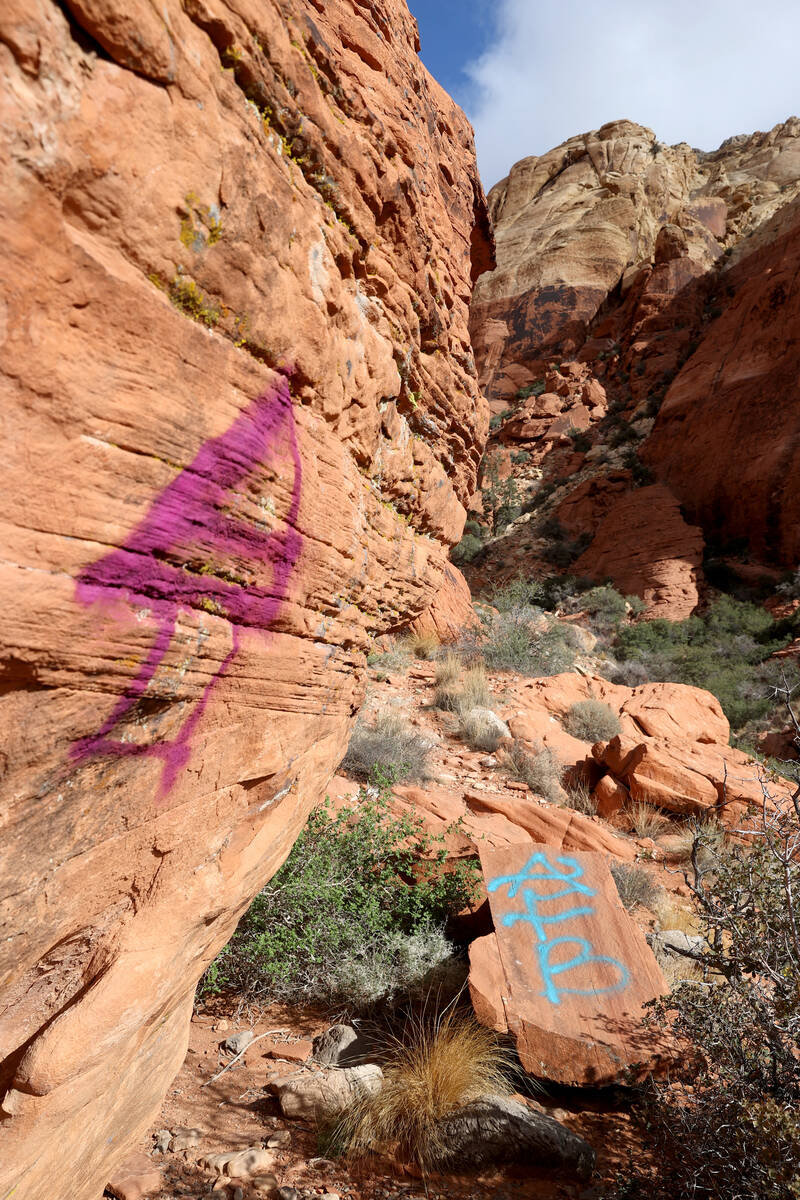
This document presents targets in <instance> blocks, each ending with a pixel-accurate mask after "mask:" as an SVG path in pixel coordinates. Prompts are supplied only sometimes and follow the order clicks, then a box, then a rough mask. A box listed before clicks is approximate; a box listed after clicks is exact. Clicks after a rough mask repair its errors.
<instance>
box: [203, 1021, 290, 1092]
mask: <svg viewBox="0 0 800 1200" xmlns="http://www.w3.org/2000/svg"><path fill="white" fill-rule="evenodd" d="M276 1033H291V1030H290V1029H268V1030H267V1032H266V1033H260V1034H259V1035H258V1037H254V1038H253V1040H252V1042H248V1043H247V1045H246V1046H245V1048H244V1050H240V1051H239V1053H238V1054H237V1055H236V1057H235V1058H232V1059H231V1061H230V1062H229V1063H226V1065H225V1066H224V1067H223V1068H222V1070H221V1071H217V1073H216V1075H212V1076H211V1078H210V1079H207V1080H206V1081H205V1083H204V1084H201V1086H202V1087H210V1085H211V1084H212V1083H216V1082H217V1080H218V1079H219V1078H221V1076H223V1075H224V1074H225V1072H226V1071H230V1069H231V1067H232V1066H233V1065H234V1064H235V1063H237V1062H238V1061H239V1059H240V1058H241V1057H242V1055H243V1054H247V1051H248V1050H249V1049H250V1047H251V1046H255V1044H256V1042H260V1041H261V1039H262V1038H265V1037H274V1036H275V1034H276Z"/></svg>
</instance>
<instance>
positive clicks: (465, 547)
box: [450, 533, 483, 567]
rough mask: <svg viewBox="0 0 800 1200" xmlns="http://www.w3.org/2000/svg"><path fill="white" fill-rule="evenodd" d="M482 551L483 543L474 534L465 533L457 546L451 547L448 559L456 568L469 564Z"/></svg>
mask: <svg viewBox="0 0 800 1200" xmlns="http://www.w3.org/2000/svg"><path fill="white" fill-rule="evenodd" d="M482 549H483V542H482V541H481V539H480V538H479V537H476V536H475V534H474V533H465V534H464V536H463V537H462V539H461V541H460V542H459V543H458V545H456V546H453V549H452V550H451V551H450V558H451V560H452V561H453V562H454V563H455V564H456V566H457V567H460V566H463V565H464V564H465V563H471V562H472V560H473V558H476V557H477V555H478V554H480V552H481V550H482Z"/></svg>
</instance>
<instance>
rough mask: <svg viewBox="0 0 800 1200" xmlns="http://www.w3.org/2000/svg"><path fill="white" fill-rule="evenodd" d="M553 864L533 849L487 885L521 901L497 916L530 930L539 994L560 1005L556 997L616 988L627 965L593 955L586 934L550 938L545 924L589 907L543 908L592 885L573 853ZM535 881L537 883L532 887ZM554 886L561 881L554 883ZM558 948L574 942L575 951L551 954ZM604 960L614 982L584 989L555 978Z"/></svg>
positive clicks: (587, 892)
mask: <svg viewBox="0 0 800 1200" xmlns="http://www.w3.org/2000/svg"><path fill="white" fill-rule="evenodd" d="M555 862H556V864H557V865H555V866H554V865H553V864H552V863H551V862H550V861H549V859H548V858H547V855H545V854H542V853H541V852H537V853H536V854H533V855H532V856H531V858H530V859H529V860H528V862H527V863H526V864H525V866H524V867H523V868H522V870H521V871H519V872H518V873H517V874H516V875H501V876H498V877H497V878H496V879H492V880H491V881H490V882H489V883H488V884H487V887H488V890H489V891H490V892H496V891H498V889H499V888H502V887H507V888H508V897H509V899H510V900H515V899H516V898H517V896H519V897H520V899H521V900H522V903H523V906H524V909H523V911H522V912H508V913H505V915H504V916H503V918H502V922H503V924H504V925H506V926H509V927H510V926H512V925H515V924H516V923H517V921H525V922H527V923H528V924H529V925H530V926H531V927H532V928H533V931H534V933H535V935H536V955H537V961H538V965H539V970H540V972H541V976H542V982H543V985H544V991H543V992H542V995H543V996H544V997H545V998H546V999H547V1000H549V1001H550V1003H551V1004H560V1003H561V996H565V995H570V996H591V995H594V994H596V993H601V992H620V991H622V990H623V989H624V988H625V987H626V986H627V984H628V980H629V978H630V975H629V972H628V969H627V967H624V966H623V965H622V963H620V962H617V960H616V959H615V958H609V957H608V956H607V955H604V954H595V953H594V949H593V947H592V944H591V942H590V941H589V940H588V939H587V938H583V937H575V936H572V935H569V934H564V935H562V936H560V937H551V935H550V926H554V925H555V926H560V925H562V924H563V922H564V921H569V920H571V919H573V918H575V917H585V916H592V915H593V914H594V911H595V910H594V908H593V907H592V906H591V905H590V904H587V903H585V902H584V903H583V904H579V905H578V906H573V907H570V908H566V909H562V910H561V911H560V912H552V911H548V910H547V909H546V908H545V907H543V906H547V905H549V904H552V903H553V902H554V901H558V900H564V899H566V897H568V896H573V895H577V896H580V897H592V896H594V895H595V894H596V893H595V890H594V888H591V887H589V886H588V884H587V883H586V882H585V881H584V880H583V867H581V866H580V865H579V864H578V863H577V862H576V861H575V859H574V858H566V857H561V856H559V857H558V858H556V860H555ZM550 884H555V885H556V890H548V886H547V885H550ZM536 885H539V886H536ZM558 885H561V886H560V888H559V886H558ZM558 947H575V948H576V952H575V953H573V955H572V957H570V958H567V959H566V960H561V959H560V958H559V954H560V953H563V952H559V953H555V952H556V951H557V948H558ZM601 964H602V965H605V966H606V967H609V968H611V970H612V972H614V973H615V974H616V975H617V976H618V978H617V980H616V981H615V982H613V983H610V984H605V985H598V986H593V987H589V988H578V987H568V986H566V985H561V984H559V983H557V980H558V979H559V977H561V976H564V975H567V974H568V973H569V972H570V971H574V970H575V969H576V968H578V967H583V966H586V967H589V968H591V967H592V966H599V965H601Z"/></svg>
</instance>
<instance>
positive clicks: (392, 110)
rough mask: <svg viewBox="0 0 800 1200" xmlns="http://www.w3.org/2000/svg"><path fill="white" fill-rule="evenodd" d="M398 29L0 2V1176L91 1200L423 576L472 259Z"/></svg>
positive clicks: (470, 426)
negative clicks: (369, 656) (368, 653)
mask: <svg viewBox="0 0 800 1200" xmlns="http://www.w3.org/2000/svg"><path fill="white" fill-rule="evenodd" d="M417 49H418V39H417V30H416V24H415V22H414V21H413V19H412V18H411V17H410V16H409V14H408V11H407V10H406V7H405V5H404V4H403V3H402V2H401V0H382V2H381V0H379V2H376V3H371V4H370V5H369V6H365V5H363V4H362V3H359V2H358V0H326V2H324V3H323V2H322V0H308V2H307V3H306V2H304V0H280V2H279V0H261V2H259V3H256V2H255V0H183V2H182V3H179V0H167V2H166V3H165V4H159V5H156V4H155V3H151V2H150V0H134V3H132V4H123V3H121V0H99V2H97V3H92V4H88V3H85V2H84V0H66V3H65V4H63V5H61V6H60V5H58V4H56V3H54V2H52V0H30V2H29V3H25V4H23V3H22V2H21V0H8V2H7V3H6V4H5V5H4V6H3V11H2V15H0V60H1V61H2V77H3V84H2V90H1V92H0V130H1V131H2V133H1V134H0V137H1V138H2V141H1V143H0V145H1V146H2V149H1V150H0V153H1V154H2V163H3V180H4V187H3V191H2V195H0V214H1V217H0V238H1V239H2V249H3V253H2V255H1V256H0V277H1V278H2V292H1V293H0V294H1V295H2V300H1V301H0V380H2V414H3V432H4V439H3V442H4V455H5V458H4V488H3V500H2V507H3V512H2V522H3V526H2V537H3V542H4V545H3V552H2V563H0V595H2V605H3V637H2V653H1V655H0V680H1V681H2V688H1V689H0V731H1V733H0V747H2V749H0V779H1V780H2V783H1V785H0V786H1V787H2V792H1V795H2V803H1V805H0V844H1V845H2V854H3V858H2V884H3V887H2V907H1V908H0V922H1V923H2V939H1V940H0V947H1V948H0V989H1V991H0V1095H2V1097H3V1099H2V1111H1V1115H2V1125H1V1126H0V1164H2V1165H0V1196H2V1197H6V1196H10V1195H12V1194H13V1195H14V1196H19V1197H23V1196H24V1197H25V1200H45V1198H46V1200H50V1198H51V1197H52V1196H53V1194H54V1193H53V1187H54V1182H53V1181H54V1179H55V1180H59V1179H60V1180H64V1178H65V1172H66V1173H67V1175H68V1179H69V1183H68V1190H69V1195H70V1197H71V1200H89V1198H95V1197H97V1196H98V1195H99V1194H100V1192H101V1191H102V1188H103V1185H104V1183H105V1181H106V1179H107V1178H108V1176H109V1173H110V1172H111V1170H112V1169H113V1167H114V1166H115V1164H116V1163H118V1162H119V1161H120V1160H121V1158H123V1157H124V1155H125V1153H126V1152H127V1150H128V1148H129V1147H130V1146H131V1145H132V1144H134V1143H135V1142H136V1141H137V1139H138V1138H139V1137H140V1136H141V1134H142V1132H143V1131H144V1130H145V1128H146V1127H147V1125H148V1123H149V1122H150V1121H151V1119H152V1117H153V1115H154V1114H155V1112H156V1111H157V1109H158V1106H159V1103H160V1101H161V1098H162V1096H163V1094H164V1092H165V1090H166V1089H167V1088H168V1086H169V1084H170V1081H171V1080H172V1078H173V1077H174V1075H175V1073H176V1071H177V1069H178V1067H179V1065H180V1063H181V1061H182V1058H183V1055H184V1050H185V1046H186V1038H187V1025H188V1018H189V1014H190V1011H191V1006H192V997H193V991H194V987H195V984H196V982H197V979H198V977H199V975H200V974H201V972H202V970H203V969H204V967H205V965H206V964H207V963H208V962H209V960H210V959H211V958H212V956H213V955H214V954H215V953H216V951H217V950H218V949H219V948H220V947H221V946H222V945H223V944H224V943H225V941H226V940H227V938H228V937H229V935H230V933H231V931H232V930H233V928H234V927H235V924H236V922H237V920H238V918H239V917H240V915H241V914H242V912H243V911H244V910H245V908H246V906H247V905H248V903H249V901H250V899H251V897H252V896H253V895H254V893H255V892H256V891H257V890H258V889H259V887H260V886H261V885H262V884H263V883H264V881H265V880H266V879H267V878H268V877H269V875H270V874H271V873H272V872H273V871H274V870H275V869H276V868H277V866H278V865H279V864H280V863H281V862H282V860H283V859H284V858H285V856H286V854H287V853H288V851H289V849H290V847H291V844H292V841H293V839H294V837H295V836H296V834H297V832H298V830H299V829H300V827H301V825H302V823H303V821H304V819H305V816H306V814H307V813H308V811H309V809H310V807H311V806H312V805H313V804H315V803H316V802H318V801H319V799H320V798H321V796H322V795H323V794H324V788H325V785H326V783H327V780H328V778H329V776H330V774H331V772H332V771H333V769H334V768H335V767H336V765H337V764H338V762H339V760H340V758H341V756H342V754H343V753H344V750H345V748H346V745H347V740H348V733H349V730H350V728H351V724H352V721H353V717H354V714H355V713H356V711H357V710H358V708H359V706H360V703H361V700H362V697H363V688H364V683H363V670H362V669H363V666H364V661H365V658H364V651H365V649H366V647H367V646H368V644H369V642H370V639H371V637H373V636H374V635H376V634H378V633H381V632H384V631H386V630H388V629H391V628H393V627H396V626H398V625H400V624H403V623H405V622H408V621H409V620H413V619H414V618H416V617H418V616H419V615H420V614H422V613H423V612H424V611H425V609H426V608H427V606H428V604H429V602H430V601H431V599H432V598H433V597H434V596H435V595H436V594H437V592H438V591H439V590H440V588H441V586H442V584H443V581H444V578H445V575H444V572H445V570H446V561H447V547H448V545H449V544H450V543H452V542H454V541H456V540H457V539H458V538H459V536H460V534H461V529H462V526H463V522H464V517H465V506H466V504H467V502H468V500H469V497H470V494H471V492H472V489H473V486H474V479H475V472H476V468H477V465H478V462H479V460H480V456H481V451H482V443H483V440H484V437H485V432H486V425H487V420H488V414H487V411H486V405H485V404H484V403H483V402H482V400H481V398H480V395H479V392H478V388H477V380H476V371H475V366H474V362H473V357H472V350H471V345H470V338H469V333H468V328H467V321H468V305H469V300H470V294H471V288H472V283H473V281H474V280H475V279H476V278H477V276H478V275H479V274H480V272H481V271H482V270H485V269H486V268H487V267H490V266H491V265H492V264H493V247H492V244H491V236H490V233H489V223H488V218H487V213H486V207H485V201H484V197H483V193H482V190H481V186H480V183H479V180H478V177H477V173H476V170H475V162H474V150H473V142H472V131H471V129H470V127H469V125H468V123H467V121H466V120H465V118H464V116H463V114H462V113H461V112H460V110H458V109H457V108H456V107H455V106H454V105H453V103H452V102H451V101H450V100H449V98H448V97H447V96H446V95H445V94H444V93H443V92H442V90H441V89H440V88H439V87H438V85H437V84H436V83H435V82H434V81H433V80H432V79H431V77H430V76H429V75H428V74H427V72H426V71H425V69H424V68H423V67H422V66H421V64H420V62H419V60H418V58H417V55H416V51H417ZM56 1186H58V1185H56Z"/></svg>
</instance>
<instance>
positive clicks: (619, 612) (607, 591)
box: [581, 584, 638, 633]
mask: <svg viewBox="0 0 800 1200" xmlns="http://www.w3.org/2000/svg"><path fill="white" fill-rule="evenodd" d="M637 599H638V597H637ZM581 608H582V609H583V610H584V612H585V613H587V615H588V616H589V618H590V621H589V623H590V625H591V626H592V628H593V629H595V630H596V631H597V632H598V633H608V632H609V631H610V630H613V629H616V628H618V626H619V625H621V624H622V622H623V621H624V620H625V618H626V616H627V614H628V602H627V600H626V598H625V597H624V596H623V595H622V594H621V593H620V592H618V591H617V590H616V588H613V587H612V586H611V585H610V584H603V585H602V586H601V587H593V588H590V589H589V591H588V592H586V593H585V594H584V595H583V596H582V598H581Z"/></svg>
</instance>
